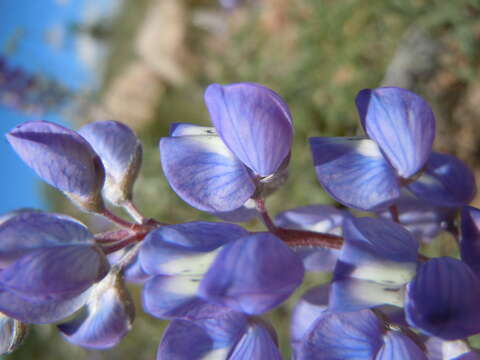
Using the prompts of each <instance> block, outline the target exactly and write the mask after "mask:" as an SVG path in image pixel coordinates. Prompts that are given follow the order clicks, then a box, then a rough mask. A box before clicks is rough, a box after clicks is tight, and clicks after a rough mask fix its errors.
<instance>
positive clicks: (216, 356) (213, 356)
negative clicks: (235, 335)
mask: <svg viewBox="0 0 480 360" xmlns="http://www.w3.org/2000/svg"><path fill="white" fill-rule="evenodd" d="M229 352H230V348H229V347H225V348H221V349H214V350H211V351H209V352H208V353H207V354H205V355H204V356H203V357H202V358H201V359H200V360H225V359H226V358H227V357H228V353H229Z"/></svg>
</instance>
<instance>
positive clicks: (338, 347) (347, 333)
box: [298, 310, 382, 360]
mask: <svg viewBox="0 0 480 360" xmlns="http://www.w3.org/2000/svg"><path fill="white" fill-rule="evenodd" d="M340 339H341V341H339V340H340ZM381 346H382V328H381V324H380V321H379V320H378V319H377V317H376V316H375V315H374V314H373V313H372V312H371V311H370V310H361V311H357V312H348V313H329V314H326V315H324V316H322V317H320V318H319V319H318V321H317V322H316V323H315V325H314V326H313V327H312V329H311V331H310V332H309V333H308V334H307V335H306V337H305V338H304V342H303V344H302V347H301V349H300V353H299V356H298V360H354V359H355V360H356V359H373V358H374V356H375V354H376V353H377V352H378V350H379V349H380V347H381Z"/></svg>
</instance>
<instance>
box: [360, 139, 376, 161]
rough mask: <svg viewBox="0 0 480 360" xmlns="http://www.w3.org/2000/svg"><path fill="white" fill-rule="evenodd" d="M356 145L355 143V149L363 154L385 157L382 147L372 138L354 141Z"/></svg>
mask: <svg viewBox="0 0 480 360" xmlns="http://www.w3.org/2000/svg"><path fill="white" fill-rule="evenodd" d="M354 145H355V150H356V151H357V152H358V153H359V154H361V155H363V156H367V157H373V158H383V155H382V152H381V151H380V148H379V147H378V145H377V144H375V142H374V141H372V140H368V139H365V140H361V141H356V142H354Z"/></svg>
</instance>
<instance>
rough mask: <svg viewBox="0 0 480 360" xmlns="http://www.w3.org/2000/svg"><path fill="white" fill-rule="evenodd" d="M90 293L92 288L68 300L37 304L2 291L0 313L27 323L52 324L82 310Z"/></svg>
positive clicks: (0, 291)
mask: <svg viewBox="0 0 480 360" xmlns="http://www.w3.org/2000/svg"><path fill="white" fill-rule="evenodd" d="M90 293H91V288H90V289H87V290H86V291H85V292H83V293H81V294H80V295H78V296H75V297H73V298H70V299H67V300H55V301H46V302H37V301H31V300H27V299H25V298H23V297H21V296H18V295H15V294H14V293H13V292H9V291H7V290H3V289H0V311H1V312H3V313H5V314H6V315H8V316H10V317H12V318H15V319H17V320H20V321H23V322H25V323H33V324H50V323H54V322H57V321H59V320H63V319H65V318H66V317H68V316H70V315H72V314H73V313H74V312H75V311H77V310H78V309H80V308H81V307H82V306H83V305H84V304H85V303H86V302H87V300H88V298H89V296H90Z"/></svg>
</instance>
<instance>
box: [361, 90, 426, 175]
mask: <svg viewBox="0 0 480 360" xmlns="http://www.w3.org/2000/svg"><path fill="white" fill-rule="evenodd" d="M356 103H357V108H358V112H359V114H360V119H361V121H362V125H363V128H364V129H365V132H366V133H367V134H368V136H369V137H370V138H371V139H372V140H374V141H375V142H376V143H377V144H378V146H379V147H380V148H381V149H382V152H383V153H384V154H385V155H386V157H387V159H388V160H389V161H390V163H391V164H392V166H393V167H394V168H395V169H396V170H397V172H398V175H400V176H401V177H403V178H409V177H410V176H412V175H414V174H415V173H416V172H417V171H419V170H420V169H421V168H422V167H423V165H424V164H425V162H426V161H427V159H428V157H429V156H430V152H431V150H432V144H433V139H434V137H435V116H434V115H433V112H432V110H431V108H430V106H429V105H428V104H427V103H426V102H425V100H423V99H422V98H421V97H420V96H418V95H416V94H414V93H412V92H410V91H408V90H405V89H400V88H395V87H384V88H378V89H373V90H371V89H365V90H362V91H360V92H359V93H358V95H357V98H356Z"/></svg>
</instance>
